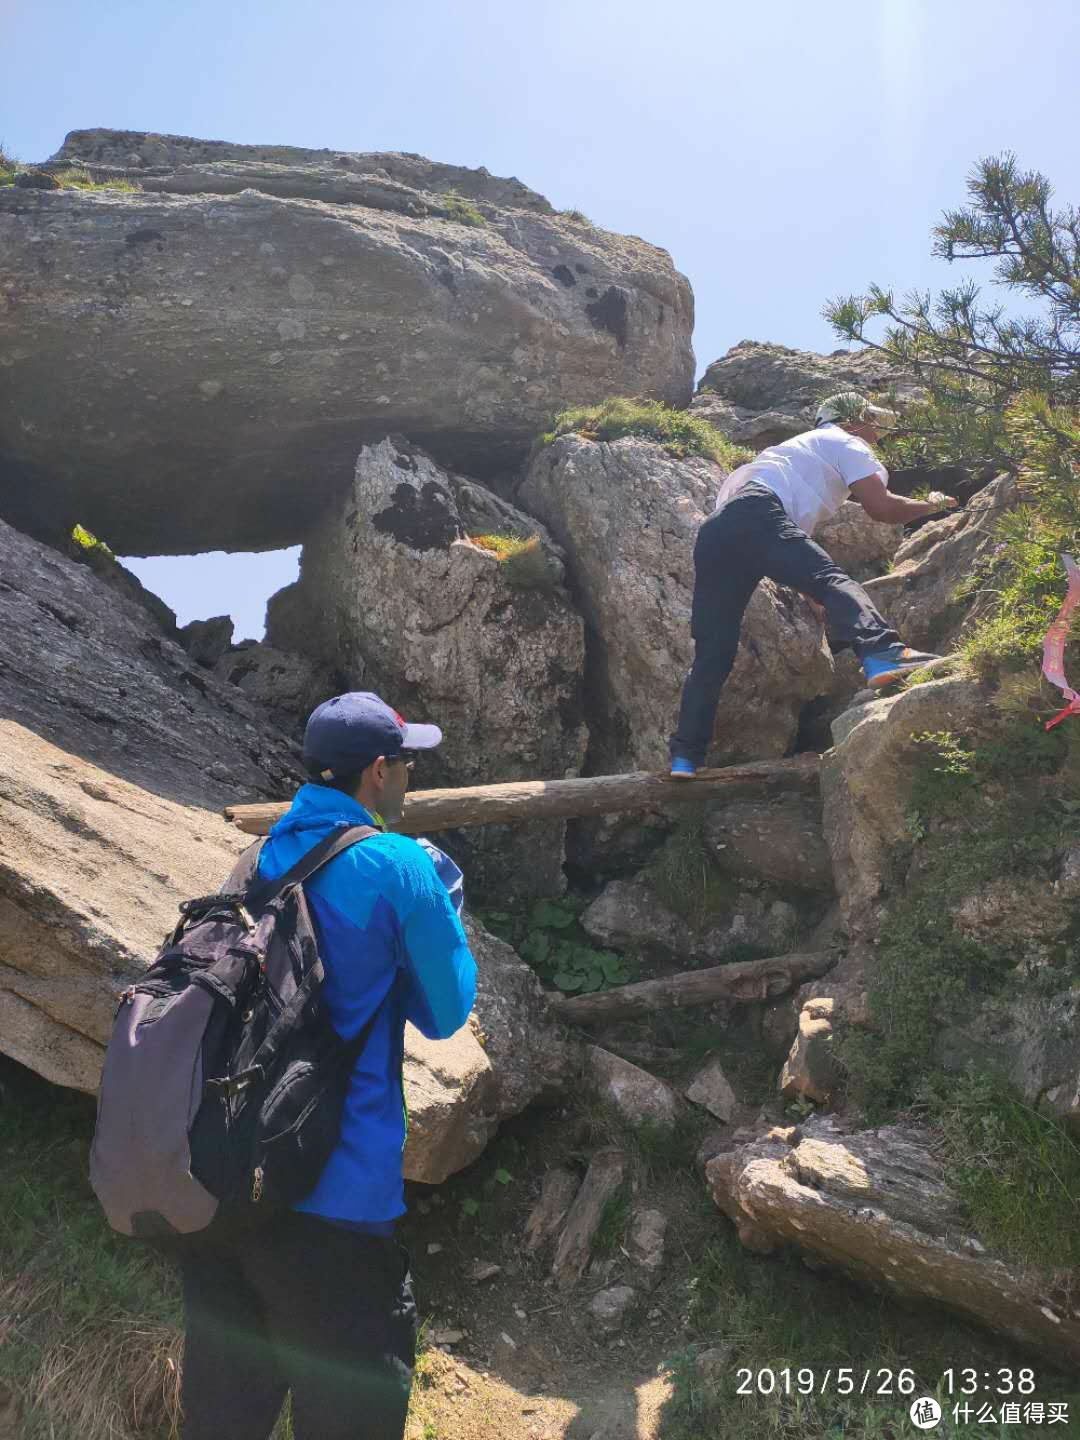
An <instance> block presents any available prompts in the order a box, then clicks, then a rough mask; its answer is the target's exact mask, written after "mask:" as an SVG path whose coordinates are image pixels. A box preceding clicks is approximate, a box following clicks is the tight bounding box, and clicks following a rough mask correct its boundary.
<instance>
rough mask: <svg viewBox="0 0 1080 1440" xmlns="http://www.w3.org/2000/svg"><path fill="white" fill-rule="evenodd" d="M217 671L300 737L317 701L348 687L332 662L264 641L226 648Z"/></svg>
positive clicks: (280, 726) (318, 702) (288, 732)
mask: <svg viewBox="0 0 1080 1440" xmlns="http://www.w3.org/2000/svg"><path fill="white" fill-rule="evenodd" d="M214 674H215V675H217V676H218V678H219V679H221V680H226V681H228V682H229V684H230V685H236V686H237V687H238V688H239V689H240V690H241V691H242V692H243V693H244V694H245V695H246V696H247V698H248V700H250V701H251V703H252V704H253V705H254V706H255V707H256V708H257V710H258V711H259V713H260V714H262V715H265V716H266V717H267V719H268V720H270V721H271V722H272V723H273V724H274V725H276V726H277V727H278V728H279V729H281V730H283V731H284V732H285V733H286V734H287V735H291V736H295V737H296V739H297V740H298V741H300V740H302V739H303V734H304V726H305V725H306V724H307V718H308V716H309V715H310V714H311V712H312V710H314V709H315V707H316V705H320V704H321V703H322V702H323V701H324V700H329V699H330V697H331V696H332V695H340V694H342V693H343V692H344V691H345V690H347V689H348V688H349V687H348V685H347V684H346V683H345V682H344V680H343V679H342V678H340V677H339V676H338V675H337V674H336V673H335V670H334V668H333V667H332V666H330V665H326V664H323V663H322V662H321V661H318V660H313V659H311V658H310V657H309V656H307V655H302V654H298V653H297V652H296V651H295V650H276V649H275V648H274V646H272V645H263V644H259V645H247V646H245V647H244V648H243V649H235V650H228V651H226V653H225V654H224V655H222V656H221V658H220V659H219V660H218V661H217V663H216V665H215V666H214Z"/></svg>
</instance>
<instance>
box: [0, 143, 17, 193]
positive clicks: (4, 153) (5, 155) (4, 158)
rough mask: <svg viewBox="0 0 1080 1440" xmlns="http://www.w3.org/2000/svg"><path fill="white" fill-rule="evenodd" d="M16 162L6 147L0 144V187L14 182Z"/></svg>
mask: <svg viewBox="0 0 1080 1440" xmlns="http://www.w3.org/2000/svg"><path fill="white" fill-rule="evenodd" d="M17 168H18V161H17V160H16V159H15V156H14V155H12V153H11V151H10V150H9V149H8V148H7V146H6V145H4V144H0V185H11V184H12V183H13V182H14V180H15V171H16V169H17Z"/></svg>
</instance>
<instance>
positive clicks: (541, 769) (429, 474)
mask: <svg viewBox="0 0 1080 1440" xmlns="http://www.w3.org/2000/svg"><path fill="white" fill-rule="evenodd" d="M485 521H486V522H487V524H489V525H490V524H495V525H496V529H497V531H499V532H501V533H504V534H505V533H508V532H516V533H518V534H519V535H523V536H535V537H537V540H538V545H537V550H536V552H535V553H536V558H537V565H538V568H537V571H536V573H531V572H529V573H526V574H525V575H524V576H521V575H519V574H517V573H516V567H517V565H518V563H519V562H517V561H514V562H512V563H510V564H507V565H502V564H500V562H499V560H498V559H497V557H496V555H495V554H494V553H493V552H492V551H491V550H490V549H486V548H483V547H481V546H480V545H477V544H474V543H472V541H471V540H469V538H468V535H469V533H474V534H475V533H477V532H476V530H474V529H473V524H475V523H479V524H480V525H481V526H483V525H484V522H485ZM470 522H473V523H470ZM481 533H483V532H482V531H481ZM561 568H562V567H561V561H560V559H559V555H558V552H557V549H556V548H555V547H553V546H552V545H551V542H550V537H547V536H546V534H545V533H544V531H543V527H542V526H541V525H539V524H537V523H536V522H535V521H533V520H530V519H529V517H528V516H526V515H523V514H521V513H520V512H519V511H516V510H514V509H513V507H512V506H510V505H508V504H507V503H506V502H505V501H500V500H498V499H497V498H496V497H495V496H492V495H487V496H486V497H485V495H484V493H483V492H482V491H480V487H478V486H475V485H472V484H470V483H469V482H467V481H460V480H459V479H458V478H457V477H455V476H453V475H450V474H449V473H448V472H446V471H443V470H441V469H440V468H439V467H438V466H437V465H435V463H434V462H433V461H432V460H431V459H429V457H428V456H426V455H425V454H424V453H423V452H422V451H419V450H416V449H415V448H414V447H412V446H409V445H406V444H405V443H404V442H402V441H393V440H386V441H383V442H382V443H381V444H379V445H376V446H372V447H370V448H369V449H365V450H364V451H362V452H361V454H360V458H359V460H358V461H357V464H356V474H355V479H354V482H353V485H352V487H351V489H350V491H349V492H348V494H347V495H346V496H345V498H344V500H343V502H341V503H340V504H339V505H338V506H337V507H335V509H334V510H333V511H332V512H331V513H330V514H329V515H328V516H327V517H326V519H325V520H324V521H322V522H321V523H320V525H319V527H318V529H317V530H316V531H315V533H314V534H313V536H312V538H311V540H310V542H309V543H308V544H307V545H306V546H305V548H304V552H303V559H302V563H301V578H300V580H299V581H298V582H297V584H298V591H299V597H300V598H299V599H298V600H295V601H290V602H289V604H288V605H286V606H285V607H284V611H283V613H284V614H285V615H286V629H287V631H293V630H297V629H300V628H303V629H304V630H306V632H307V636H308V640H307V643H308V646H309V647H311V649H312V650H313V651H315V652H316V653H318V654H319V655H320V656H321V657H323V658H324V659H325V660H326V661H327V662H329V663H334V664H336V665H338V666H340V667H341V669H342V671H343V673H344V675H345V676H346V677H347V678H348V680H349V684H350V687H351V688H356V689H359V688H364V689H372V690H375V691H377V692H378V693H379V694H382V695H384V696H385V697H386V698H387V700H389V701H390V702H391V703H392V704H394V705H395V706H396V707H397V708H398V709H399V710H400V711H401V712H402V713H403V714H404V715H406V716H407V717H408V718H410V719H415V720H428V719H430V720H433V721H435V722H436V723H438V724H439V725H440V726H441V727H442V729H443V734H444V740H443V743H442V745H441V746H440V747H439V749H438V750H437V751H435V752H433V753H432V754H431V755H430V756H424V757H423V758H422V759H421V761H420V765H421V767H422V771H423V779H422V780H421V781H420V782H419V783H420V784H422V785H423V787H424V788H431V787H433V786H438V785H475V784H481V783H489V782H496V781H499V780H515V779H534V778H537V777H548V778H552V779H559V778H562V777H564V776H566V775H573V774H576V773H577V772H578V770H579V769H580V766H581V762H582V759H583V757H584V753H585V727H584V723H583V705H582V695H581V690H582V670H583V663H584V639H583V625H582V621H581V618H580V616H579V615H578V614H577V612H576V611H575V610H574V608H573V606H572V604H571V603H570V600H569V597H568V595H567V594H566V592H565V590H563V589H562V587H561V586H560V585H559V584H558V576H559V575H560V574H561ZM522 581H523V582H524V583H521V582H522ZM297 607H299V609H300V610H302V611H303V612H304V613H305V614H306V617H307V619H306V622H304V623H303V624H302V625H301V624H299V623H298V622H297V621H296V618H295V614H296V611H297ZM280 608H281V601H280V600H279V601H278V602H277V603H275V604H274V605H272V606H271V607H270V620H269V624H270V629H269V638H270V639H271V641H272V642H276V641H277V635H278V614H279V609H280ZM290 616H291V617H292V619H291V623H290V620H289V617H290ZM287 638H292V636H291V634H289V635H287ZM361 676H362V677H363V680H362V686H361V683H360V677H361ZM354 677H355V678H354ZM564 835H565V822H563V821H548V822H539V821H538V822H526V823H525V824H522V825H516V826H513V827H506V826H503V827H483V828H482V829H481V830H474V831H466V832H461V833H460V835H459V837H458V838H457V839H455V840H453V841H451V842H449V843H450V844H451V847H452V848H453V849H454V850H455V853H456V854H459V857H461V858H463V859H464V857H467V858H468V862H469V864H468V879H469V881H470V884H472V885H476V884H480V885H482V886H483V887H484V888H485V889H488V890H494V889H496V888H498V889H500V890H501V891H503V892H504V893H506V892H510V893H517V894H526V895H528V894H551V893H553V892H556V891H559V890H561V889H562V888H563V887H564V885H565V880H564V878H563V875H562V861H563V837H564Z"/></svg>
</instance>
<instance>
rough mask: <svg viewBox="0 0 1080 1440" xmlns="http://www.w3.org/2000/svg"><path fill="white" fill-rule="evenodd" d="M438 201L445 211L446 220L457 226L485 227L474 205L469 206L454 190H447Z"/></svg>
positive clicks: (484, 222) (483, 219)
mask: <svg viewBox="0 0 1080 1440" xmlns="http://www.w3.org/2000/svg"><path fill="white" fill-rule="evenodd" d="M439 200H440V202H441V204H442V207H443V209H444V210H445V211H446V218H447V219H448V220H453V221H455V222H456V223H457V224H458V225H486V224H487V223H488V222H487V220H486V219H485V218H484V216H483V215H482V214H481V213H480V211H479V210H478V209H477V208H476V206H475V205H470V204H469V202H468V200H467V199H466V198H465V196H464V195H459V194H458V192H457V191H456V190H447V191H446V193H445V194H444V195H440V197H439Z"/></svg>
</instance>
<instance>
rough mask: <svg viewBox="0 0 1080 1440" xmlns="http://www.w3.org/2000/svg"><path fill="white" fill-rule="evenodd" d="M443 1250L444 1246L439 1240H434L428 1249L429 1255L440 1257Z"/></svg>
mask: <svg viewBox="0 0 1080 1440" xmlns="http://www.w3.org/2000/svg"><path fill="white" fill-rule="evenodd" d="M441 1249H442V1246H441V1245H440V1244H439V1242H438V1241H437V1240H433V1241H432V1242H431V1244H430V1245H429V1246H428V1247H427V1253H428V1254H429V1255H438V1253H439V1252H440V1250H441Z"/></svg>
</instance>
